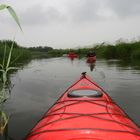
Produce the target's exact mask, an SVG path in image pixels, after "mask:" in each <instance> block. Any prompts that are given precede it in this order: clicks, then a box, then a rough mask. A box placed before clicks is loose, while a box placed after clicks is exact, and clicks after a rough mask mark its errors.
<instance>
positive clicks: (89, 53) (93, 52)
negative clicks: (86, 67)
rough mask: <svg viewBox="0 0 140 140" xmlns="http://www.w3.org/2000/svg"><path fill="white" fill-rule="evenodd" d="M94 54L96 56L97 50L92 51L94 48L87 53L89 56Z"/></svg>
mask: <svg viewBox="0 0 140 140" xmlns="http://www.w3.org/2000/svg"><path fill="white" fill-rule="evenodd" d="M94 56H96V53H95V51H92V50H90V51H89V52H88V54H87V57H94Z"/></svg>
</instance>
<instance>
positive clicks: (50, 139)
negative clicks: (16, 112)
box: [26, 73, 140, 140]
mask: <svg viewBox="0 0 140 140" xmlns="http://www.w3.org/2000/svg"><path fill="white" fill-rule="evenodd" d="M26 140H140V128H138V126H137V125H136V124H135V123H134V122H133V121H132V120H131V119H130V118H129V117H128V116H127V114H126V113H125V112H124V111H123V110H122V109H121V108H120V107H119V106H118V105H117V104H116V103H114V101H113V100H112V99H111V98H110V97H109V96H108V94H107V93H106V92H105V91H104V90H103V89H102V88H101V87H99V86H98V85H97V84H96V83H95V82H93V81H92V80H91V79H90V78H89V77H88V76H86V74H85V73H83V75H82V77H81V78H80V79H79V80H78V81H77V82H76V83H74V84H73V85H72V86H71V87H69V88H68V89H67V90H66V91H65V92H64V94H63V95H62V96H61V97H60V98H59V99H58V100H57V101H56V103H55V104H54V105H53V106H52V107H51V108H50V109H49V110H48V112H47V113H46V114H45V115H44V117H43V118H42V119H41V120H40V121H39V123H38V124H37V125H36V126H35V127H34V128H33V129H32V131H31V132H30V133H29V135H28V136H27V137H26Z"/></svg>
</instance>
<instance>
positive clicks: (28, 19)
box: [20, 5, 65, 25]
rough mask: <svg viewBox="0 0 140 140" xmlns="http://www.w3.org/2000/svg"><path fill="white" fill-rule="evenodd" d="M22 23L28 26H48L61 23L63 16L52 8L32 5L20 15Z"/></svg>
mask: <svg viewBox="0 0 140 140" xmlns="http://www.w3.org/2000/svg"><path fill="white" fill-rule="evenodd" d="M20 17H21V18H22V23H24V24H28V25H38V24H42V25H43V24H49V23H52V22H57V21H63V20H64V19H65V17H64V15H63V14H62V13H61V12H60V11H59V10H57V9H56V8H54V7H46V8H44V7H43V6H41V5H34V6H32V7H30V8H28V9H27V10H26V11H25V12H24V13H21V15H20Z"/></svg>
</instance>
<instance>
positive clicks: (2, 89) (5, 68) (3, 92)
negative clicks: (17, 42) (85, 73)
mask: <svg viewBox="0 0 140 140" xmlns="http://www.w3.org/2000/svg"><path fill="white" fill-rule="evenodd" d="M4 9H7V10H8V12H9V13H10V15H11V16H12V17H13V19H14V20H15V22H16V23H17V25H18V26H19V28H20V30H21V31H22V28H21V25H20V22H19V19H18V17H17V15H16V12H15V11H14V9H13V8H12V7H11V6H9V5H6V4H0V10H4ZM13 46H14V40H13V42H12V44H11V47H10V51H9V52H8V58H7V57H6V53H7V45H6V43H5V48H4V52H3V59H2V62H1V63H0V80H1V81H0V85H1V86H0V107H1V108H2V106H3V104H4V102H5V101H6V100H7V99H8V97H9V94H8V92H7V89H8V88H9V87H8V72H9V71H11V70H15V69H17V68H16V67H12V66H10V63H11V56H12V51H13ZM8 120H9V117H8V115H6V113H5V112H4V111H3V110H2V109H0V134H3V133H4V130H5V127H6V126H7V124H8Z"/></svg>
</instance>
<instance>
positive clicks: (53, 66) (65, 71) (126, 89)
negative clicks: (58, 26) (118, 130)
mask: <svg viewBox="0 0 140 140" xmlns="http://www.w3.org/2000/svg"><path fill="white" fill-rule="evenodd" d="M84 71H86V72H87V73H88V74H89V75H90V76H91V77H92V78H93V79H94V80H95V81H96V82H97V83H98V84H99V85H100V86H102V87H103V88H104V89H105V90H106V91H107V92H108V93H109V95H110V96H111V97H112V98H113V99H114V100H115V101H116V102H117V104H119V105H120V106H121V108H123V109H124V110H125V111H126V112H127V114H128V115H129V116H130V117H131V118H132V119H133V120H134V121H135V122H136V123H137V124H138V125H139V126H140V70H134V69H133V68H132V67H128V66H126V67H123V66H120V65H119V64H118V61H115V60H110V61H106V60H98V61H97V62H96V66H95V68H94V70H93V71H91V70H90V67H89V65H87V64H86V60H85V59H82V60H78V59H76V60H74V61H70V60H69V59H67V58H53V59H43V60H34V61H32V62H31V63H30V64H28V65H27V66H26V67H24V68H23V69H22V70H19V71H18V72H17V73H16V74H13V75H12V78H11V79H12V82H13V83H14V87H13V89H12V95H11V98H10V99H9V100H8V102H7V103H6V105H5V110H7V112H9V115H10V122H9V129H8V131H9V132H8V133H9V136H10V137H11V138H12V139H14V140H22V139H23V138H24V137H25V136H26V135H27V133H28V132H29V130H30V129H31V128H32V127H33V126H34V125H35V124H36V123H37V121H38V120H39V119H40V118H41V117H42V115H43V114H44V113H45V112H46V111H47V109H48V108H49V107H50V106H51V105H52V104H53V103H54V102H55V101H56V100H57V99H58V97H59V96H60V95H61V94H62V93H63V92H64V91H65V90H66V89H67V88H68V87H69V86H70V85H71V84H72V83H73V82H74V81H76V80H77V79H79V76H80V74H81V73H82V72H84Z"/></svg>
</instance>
